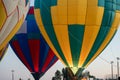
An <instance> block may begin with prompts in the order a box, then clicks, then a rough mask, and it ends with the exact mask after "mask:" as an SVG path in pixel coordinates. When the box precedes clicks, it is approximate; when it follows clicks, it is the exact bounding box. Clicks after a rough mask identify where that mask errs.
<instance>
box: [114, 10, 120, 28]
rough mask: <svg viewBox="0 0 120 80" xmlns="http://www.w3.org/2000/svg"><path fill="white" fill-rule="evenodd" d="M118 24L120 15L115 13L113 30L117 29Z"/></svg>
mask: <svg viewBox="0 0 120 80" xmlns="http://www.w3.org/2000/svg"><path fill="white" fill-rule="evenodd" d="M119 24H120V13H118V12H117V13H116V14H115V19H114V22H113V24H112V26H113V27H115V28H118V27H119Z"/></svg>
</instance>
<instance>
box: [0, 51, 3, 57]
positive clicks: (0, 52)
mask: <svg viewBox="0 0 120 80" xmlns="http://www.w3.org/2000/svg"><path fill="white" fill-rule="evenodd" d="M2 53H3V49H1V50H0V57H1V56H2Z"/></svg>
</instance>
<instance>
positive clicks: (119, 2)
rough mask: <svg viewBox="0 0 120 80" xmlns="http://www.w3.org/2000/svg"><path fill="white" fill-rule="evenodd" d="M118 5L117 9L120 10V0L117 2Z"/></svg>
mask: <svg viewBox="0 0 120 80" xmlns="http://www.w3.org/2000/svg"><path fill="white" fill-rule="evenodd" d="M116 5H117V7H116V9H117V10H120V0H116Z"/></svg>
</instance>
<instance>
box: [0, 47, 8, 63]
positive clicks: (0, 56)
mask: <svg viewBox="0 0 120 80" xmlns="http://www.w3.org/2000/svg"><path fill="white" fill-rule="evenodd" d="M7 49H8V45H6V46H5V47H4V48H3V49H1V50H0V61H1V60H2V59H3V57H4V55H5V53H6V51H7Z"/></svg>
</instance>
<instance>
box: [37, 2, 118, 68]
mask: <svg viewBox="0 0 120 80" xmlns="http://www.w3.org/2000/svg"><path fill="white" fill-rule="evenodd" d="M35 16H36V21H37V24H38V25H39V28H40V30H41V33H42V35H43V36H44V38H45V40H46V41H47V43H48V44H49V46H50V47H51V49H52V50H53V51H54V52H55V54H56V55H57V57H58V58H59V59H60V60H61V61H62V62H63V63H64V64H65V65H66V66H68V67H78V68H86V67H87V66H88V65H89V64H90V63H91V62H92V61H93V60H94V59H95V58H96V57H97V56H98V55H99V54H100V53H101V52H102V51H103V50H104V49H105V47H106V46H107V45H108V44H109V42H110V41H111V40H112V38H113V36H114V34H115V33H116V31H117V29H118V25H119V22H120V0H35Z"/></svg>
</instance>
